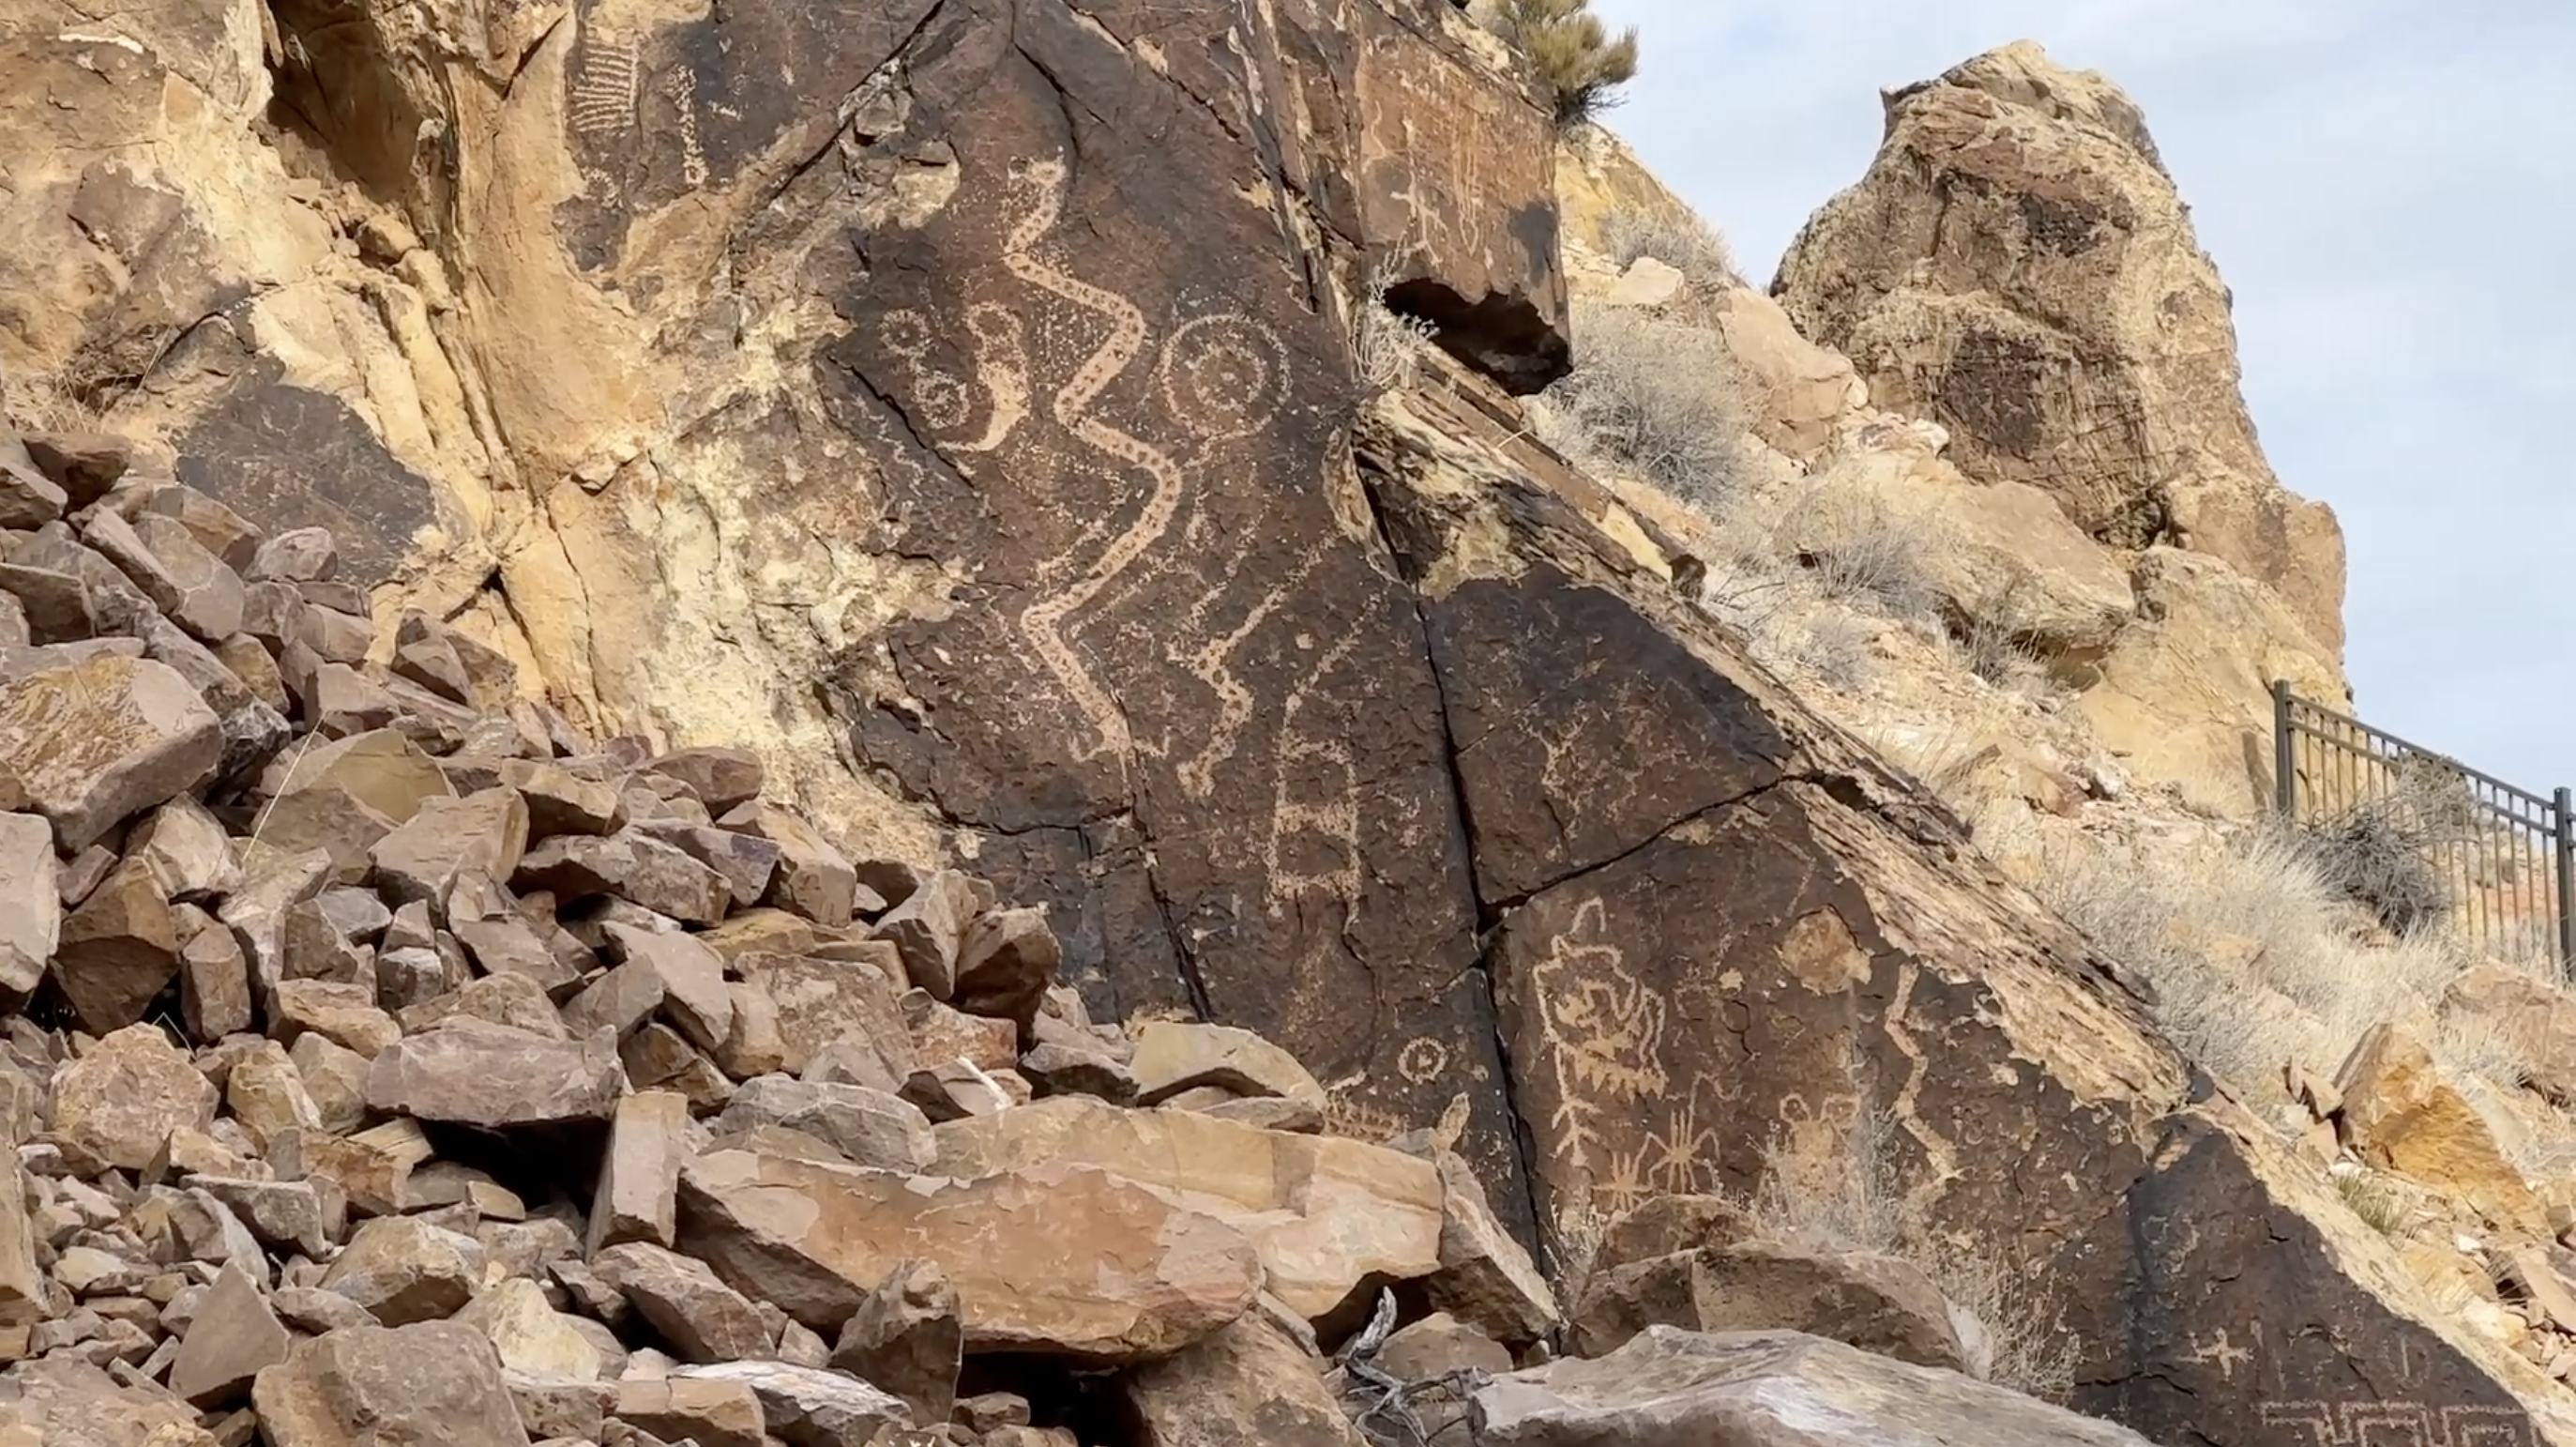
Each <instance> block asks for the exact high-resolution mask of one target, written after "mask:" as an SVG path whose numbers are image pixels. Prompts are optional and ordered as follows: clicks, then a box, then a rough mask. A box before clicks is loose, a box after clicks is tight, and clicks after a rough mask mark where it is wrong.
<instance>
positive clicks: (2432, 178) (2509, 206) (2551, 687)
mask: <svg viewBox="0 0 2576 1447" xmlns="http://www.w3.org/2000/svg"><path fill="white" fill-rule="evenodd" d="M1594 8H1595V9H1596V10H1598V11H1599V12H1600V13H1601V14H1602V15H1603V16H1604V18H1606V19H1608V20H1610V21H1612V22H1613V23H1615V24H1634V25H1636V26H1638V27H1639V28H1640V30H1641V31H1642V32H1643V50H1644V60H1645V65H1644V69H1643V71H1642V73H1641V74H1640V76H1639V78H1638V80H1637V82H1636V83H1635V84H1634V85H1633V86H1631V87H1630V97H1629V101H1628V104H1627V105H1625V106H1624V107H1622V108H1621V109H1619V110H1617V111H1614V112H1612V113H1611V115H1610V118H1609V119H1610V121H1611V123H1612V124H1613V125H1614V127H1616V128H1617V129H1618V130H1619V131H1620V132H1621V133H1622V134H1623V135H1625V136H1627V137H1628V139H1629V140H1630V141H1631V143H1633V144H1634V145H1635V146H1636V147H1637V149H1638V150H1639V151H1640V152H1641V153H1642V154H1643V155H1644V157H1645V158H1646V160H1647V162H1648V163H1649V164H1650V165H1652V166H1654V167H1655V168H1656V170H1657V171H1658V172H1659V173H1660V174H1662V175H1663V176H1664V177H1665V179H1666V180H1667V181H1669V182H1671V183H1672V184H1673V185H1674V187H1675V188H1676V189H1677V190H1679V191H1681V192H1682V193H1683V195H1684V196H1686V197H1687V198H1688V199H1689V200H1690V201H1692V202H1693V203H1694V204H1695V205H1696V206H1698V207H1699V209H1700V210H1701V211H1702V212H1704V213H1705V214H1707V215H1708V216H1709V217H1710V218H1711V219H1712V220H1714V221H1716V222H1717V223H1718V224H1719V225H1720V226H1722V227H1723V228H1725V229H1726V230H1727V231H1728V232H1729V234H1730V235H1731V236H1732V237H1733V238H1734V240H1735V242H1736V246H1737V250H1738V252H1739V254H1741V255H1742V257H1743V258H1744V262H1745V265H1746V266H1747V268H1748V269H1749V270H1752V271H1755V272H1757V273H1761V272H1767V270H1768V268H1769V266H1770V265H1771V263H1772V262H1773V260H1774V259H1775V258H1776V257H1777V256H1778V254H1779V252H1780V251H1781V249H1782V248H1783V247H1785V246H1786V245H1787V243H1788V241H1789V239H1790V238H1791V236H1793V235H1794V234H1795V233H1796V230H1797V228H1798V226H1799V225H1800V224H1801V223H1802V222H1803V221H1804V220H1805V219H1806V217H1807V215H1808V214H1809V213H1810V212H1812V211H1813V210H1814V209H1815V207H1816V206H1817V205H1819V204H1821V203H1822V202H1823V201H1824V200H1825V199H1826V198H1827V197H1828V196H1830V195H1832V194H1833V193H1834V192H1835V191H1837V190H1839V189H1841V188H1842V187H1844V186H1847V185H1850V184H1851V183H1852V182H1853V181H1855V180H1857V179H1859V177H1860V175H1861V173H1862V172H1863V171H1864V170H1866V169H1867V167H1868V164H1869V159H1870V156H1871V154H1872V153H1873V152H1874V151H1875V150H1876V149H1877V145H1878V141H1879V133H1880V110H1879V104H1878V90H1879V88H1880V87H1882V86H1888V85H1901V84H1905V83H1908V82H1911V81H1915V80H1921V79H1925V78H1927V77H1930V76H1932V75H1935V74H1937V73H1939V72H1940V71H1942V70H1944V69H1946V68H1948V67H1949V66H1951V65H1954V64H1956V63H1957V62H1959V61H1961V60H1964V59H1966V58H1967V57H1969V56H1970V55H1973V54H1976V53H1977V52H1979V51H1982V50H1985V49H1988V48H1990V47H1992V46H1996V45H2000V44H2003V43H2005V42H2006V41H2010V40H2014V39H2020V38H2024V37H2027V38H2030V39H2035V40H2038V41H2040V42H2042V43H2043V44H2045V45H2047V46H2048V48H2049V50H2050V52H2051V53H2052V54H2053V55H2055V56H2056V57H2057V58H2058V59H2059V60H2060V61H2062V62H2064V63H2066V64H2069V65H2073V66H2079V67H2087V68H2091V69H2097V70H2100V71H2102V72H2103V73H2104V74H2106V75H2108V76H2109V77H2110V78H2111V79H2112V80H2114V81H2116V82H2118V83H2119V84H2120V85H2121V86H2122V87H2123V88H2125V89H2126V90H2127V91H2128V92H2129V93H2130V95H2131V96H2132V97H2134V98H2135V99H2136V100H2137V101H2138V103H2139V105H2140V106H2141V107H2142V108H2143V109H2144V110H2145V111H2146V114H2147V121H2148V124H2149V126H2150V128H2151V129H2152V130H2153V131H2154V132H2155V136H2156V142H2157V146H2158V148H2159V149H2160V150H2161V151H2162V153H2163V155H2164V158H2165V163H2166V165H2167V167H2168V169H2170V170H2171V171H2172V172H2173V173H2174V176H2175V179H2176V181H2177V182H2178V183H2179V184H2180V186H2181V188H2182V193H2183V196H2184V198H2185V199H2187V200H2188V201H2190V202H2191V205H2192V219H2193V221H2194V224H2195V225H2196V226H2197V228H2198V230H2199V233H2200V241H2201V244H2202V245H2203V246H2204V247H2205V248H2207V249H2208V251H2209V252H2210V254H2211V255H2212V256H2213V257H2214V258H2216V260H2217V262H2218V265H2219V269H2220V270H2221V272H2222V273H2223V274H2224V275H2225V276H2226V278H2227V281H2228V284H2229V285H2230V286H2231V287H2232V288H2233V290H2234V292H2235V294H2236V324H2237V330H2238V335H2239V343H2240V350H2241V355H2242V358H2243V361H2244V368H2245V378H2246V394H2247V397H2248V400H2249V401H2250V403H2251V405H2252V407H2253V411H2254V417H2255V422H2256V425H2257V426H2258V427H2259V428H2260V429H2261V431H2262V437H2263V443H2264V447H2265V450H2266V451H2267V452H2268V453H2269V454H2270V456H2271V460H2272V464H2273V467H2274V468H2275V470H2277V471H2278V472H2279V473H2280V475H2281V477H2282V479H2283V481H2285V482H2286V483H2288V484H2289V485H2290V486H2291V487H2293V488H2294V489H2296V490H2298V491H2299V492H2302V493H2304V494H2306V495H2308V496H2311V497H2320V498H2323V499H2325V500H2326V501H2327V502H2329V503H2331V504H2333V505H2334V507H2335V510H2336V511H2337V513H2338V514H2340V515H2341V517H2342V518H2343V522H2344V527H2345V530H2346V533H2347V537H2348V542H2349V545H2350V550H2351V571H2352V586H2351V591H2350V597H2349V600H2348V602H2347V605H2346V610H2345V611H2346V617H2347V619H2348V621H2349V624H2350V632H2351V644H2350V647H2349V649H2348V662H2349V664H2350V668H2351V672H2352V677H2353V682H2354V686H2355V689H2356V692H2357V693H2358V695H2359V705H2360V708H2361V711H2362V713H2363V716H2364V717H2366V718H2368V719H2370V720H2372V721H2373V722H2377V723H2380V724H2382V725H2383V726H2385V727H2389V728H2392V729H2395V730H2396V731H2398V732H2399V733H2402V734H2405V735H2407V736H2409V737H2412V738H2416V739H2418V740H2420V741H2421V742H2423V743H2425V744H2428V745H2431V746H2434V747H2438V748H2442V749H2444V750H2446V751H2448V752H2451V753H2454V754H2457V755H2459V756H2461V757H2463V758H2466V759H2468V760H2469V761H2470V762H2472V763H2476V764H2479V765H2481V766H2482V767H2485V768H2487V769H2488V770H2489V771H2490V772H2493V773H2498V774H2501V775H2503V776H2504V777H2506V778H2510V779H2513V780H2514V781H2516V782H2517V783H2521V784H2525V785H2527V786H2531V787H2544V786H2548V785H2552V784H2556V783H2562V782H2565V783H2576V747H2571V741H2576V670H2571V668H2570V667H2569V666H2568V664H2566V663H2563V662H2562V659H2564V658H2566V657H2567V655H2568V654H2569V653H2570V649H2569V647H2568V644H2567V640H2568V638H2569V635H2570V634H2571V633H2576V606H2571V604H2570V601H2569V593H2570V590H2571V588H2576V568H2571V567H2569V566H2568V565H2567V563H2566V562H2564V561H2562V560H2563V559H2566V558H2568V557H2569V556H2570V555H2571V553H2576V447H2571V446H2570V445H2569V444H2570V441H2571V440H2576V436H2571V434H2576V428H2571V427H2569V426H2568V425H2567V424H2569V423H2576V361H2572V360H2571V358H2570V348H2571V346H2576V283H2571V281H2570V277H2571V275H2576V247H2571V238H2576V118H2572V117H2576V101H2571V100H2570V99H2569V96H2570V95H2571V94H2576V90H2571V86H2570V81H2569V77H2570V76H2571V75H2576V6H2571V5H2568V4H2565V3H2564V0H2520V3H2505V0H2472V3H2466V4H2451V5H2444V6H2439V7H2436V6H2431V5H2425V4H2421V3H2411V0H2083V3H2071V0H1957V3H1950V4H1943V5H1924V4H1921V3H1920V0H1844V3H1841V4H1835V5H1812V4H1803V3H1791V0H1726V3H1723V4H1715V3H1710V0H1595V5H1594Z"/></svg>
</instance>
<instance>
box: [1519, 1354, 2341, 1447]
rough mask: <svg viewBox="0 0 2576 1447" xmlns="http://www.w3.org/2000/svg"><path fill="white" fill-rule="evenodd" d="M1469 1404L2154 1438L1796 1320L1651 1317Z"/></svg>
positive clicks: (1672, 1445) (1882, 1435) (1914, 1440)
mask: <svg viewBox="0 0 2576 1447" xmlns="http://www.w3.org/2000/svg"><path fill="white" fill-rule="evenodd" d="M2294 1410H2295V1409H2294ZM1469 1411H1470V1419H1471V1420H1472V1422H1473V1423H1474V1433H1475V1441H1476V1443H1477V1444H1478V1447H1589V1444H1594V1443H1603V1442H1616V1443H1619V1444H1620V1447H1698V1444H1701V1443H1709V1442H1742V1443H1746V1444H1748V1447H1750V1444H1756V1443H1759V1444H1763V1447H1771V1444H1775V1443H1776V1444H1780V1447H1793V1444H1794V1447H1970V1444H1975V1447H2150V1444H2149V1443H2148V1441H2147V1439H2146V1438H2144V1437H2141V1436H2139V1435H2138V1434H2136V1433H2135V1432H2131V1431H2128V1430H2127V1429H2125V1428H2122V1427H2117V1426H2114V1425H2112V1424H2111V1423H2109V1422H2101V1421H2096V1420H2094V1419H2092V1418H2090V1417H2079V1416H2077V1415H2076V1414H2075V1413H2073V1412H2069V1411H2067V1410H2065V1409H2064V1408H2062V1407H2053V1406H2050V1405H2048V1404H2047V1403H2044V1402H2040V1401H2036V1400H2034V1399H2032V1398H2029V1397H2025V1396H2022V1395H2021V1394H2020V1393H2018V1392H2012V1391H2007V1390H2005V1389H2004V1388H2001V1387H1991V1386H1988V1385H1986V1384H1985V1383H1983V1382H1979V1381H1976V1380H1974V1379H1973V1378H1969V1377H1963V1376H1960V1375H1958V1374H1957V1373H1955V1372H1945V1371H1940V1370H1937V1369H1934V1368H1929V1367H1920V1366H1915V1365H1912V1364H1910V1363H1906V1362H1899V1361H1893V1360H1890V1359H1889V1358H1886V1357H1880V1356H1873V1355H1871V1354H1870V1353H1868V1352H1863V1351H1857V1350H1854V1349H1853V1348H1851V1347H1847V1346H1844V1345H1842V1344H1841V1343H1839V1342H1829V1341H1824V1340H1821V1339H1819V1338H1816V1337H1810V1336H1801V1335H1799V1334H1798V1333H1796V1332H1732V1333H1725V1334H1720V1335H1702V1334H1700V1333H1697V1332H1689V1331H1682V1330H1679V1329H1677V1328H1673V1327H1667V1326H1658V1327H1652V1328H1649V1329H1648V1330H1646V1331H1645V1332H1643V1333H1641V1334H1639V1335H1638V1336H1636V1337H1635V1338H1633V1339H1631V1340H1630V1341H1629V1342H1628V1344H1627V1345H1626V1346H1623V1347H1621V1348H1620V1349H1619V1350H1617V1351H1615V1352H1613V1353H1611V1354H1610V1355H1608V1356H1606V1357H1603V1358H1600V1359H1599V1360H1597V1361H1582V1360H1576V1359H1571V1358H1569V1359H1567V1360H1565V1361H1559V1362H1550V1363H1549V1364H1547V1365H1546V1366H1543V1367H1533V1368H1531V1369H1530V1370H1528V1371H1523V1372H1515V1373H1513V1374H1512V1375H1510V1376H1507V1377H1500V1378H1497V1379H1496V1380H1494V1381H1493V1382H1491V1383H1489V1384H1488V1385H1486V1386H1484V1387H1482V1388H1480V1389H1479V1390H1478V1391H1477V1392H1476V1394H1475V1397H1474V1399H1473V1400H1472V1402H1471V1404H1470V1408H1469ZM2266 1419H2267V1420H2273V1421H2279V1420H2283V1419H2282V1418H2276V1417H2273V1416H2272V1415H2271V1414H2268V1413H2267V1414H2266ZM2282 1440H2285V1441H2286V1440H2293V1439H2290V1438H2284V1439H2282Z"/></svg>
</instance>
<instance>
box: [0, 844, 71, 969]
mask: <svg viewBox="0 0 2576 1447" xmlns="http://www.w3.org/2000/svg"><path fill="white" fill-rule="evenodd" d="M60 871H61V861H60V860H59V859H57V858H56V857H55V854H54V831H53V826H51V825H49V824H47V823H46V822H45V821H44V820H43V819H40V818H38V817H37V816H35V815H33V814H0V990H5V991H7V992H8V993H9V994H12V995H25V994H28V993H30V992H32V991H33V990H34V989H35V988H36V985H37V983H38V982H39V981H41V980H43V979H44V977H45V962H46V961H48V960H50V959H52V958H53V955H54V946H55V943H56V942H57V941H58V940H60V939H61V938H62V924H63V901H62V894H61V890H60V887H59V881H60Z"/></svg>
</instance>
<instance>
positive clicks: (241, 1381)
mask: <svg viewBox="0 0 2576 1447" xmlns="http://www.w3.org/2000/svg"><path fill="white" fill-rule="evenodd" d="M292 1341H293V1339H292V1338H291V1337H289V1336H288V1335H287V1331H286V1325H285V1323H283V1322H281V1321H279V1320H278V1319H277V1313H276V1312H274V1311H272V1310H270V1309H269V1305H268V1298H267V1297H265V1296H263V1295H261V1294H260V1289H259V1283H258V1282H256V1281H254V1280H252V1279H251V1277H250V1275H249V1273H247V1272H244V1271H242V1270H240V1269H238V1268H235V1267H229V1266H228V1267H226V1268H224V1269H223V1270H222V1271H220V1272H218V1273H216V1275H215V1284H214V1289H213V1290H212V1291H209V1292H208V1293H207V1294H206V1298H205V1300H204V1302H203V1303H201V1304H200V1305H199V1306H198V1308H197V1316H196V1320H194V1321H193V1322H190V1323H189V1325H188V1330H187V1333H186V1334H185V1335H184V1336H183V1337H182V1338H181V1339H180V1342H179V1355H178V1358H177V1360H175V1361H173V1362H172V1363H171V1364H170V1390H171V1391H173V1392H176V1393H178V1394H179V1395H180V1396H182V1397H185V1398H187V1399H188V1401H189V1403H190V1404H191V1405H194V1406H196V1407H199V1408H207V1407H213V1406H217V1405H220V1404H223V1403H226V1402H230V1401H234V1400H236V1399H239V1398H243V1397H247V1396H249V1395H250V1390H251V1382H252V1380H253V1379H254V1378H256V1377H257V1376H258V1375H259V1373H260V1371H261V1369H262V1368H265V1367H268V1366H272V1365H274V1364H276V1363H278V1362H282V1361H284V1360H286V1355H287V1349H288V1347H289V1346H290V1345H292Z"/></svg>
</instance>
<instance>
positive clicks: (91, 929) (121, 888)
mask: <svg viewBox="0 0 2576 1447" xmlns="http://www.w3.org/2000/svg"><path fill="white" fill-rule="evenodd" d="M178 973H179V931H178V921H177V918H176V917H175V916H174V915H173V914H172V913H171V910H170V897H169V895H168V894H167V893H166V892H164V890H163V888H162V885H161V881H160V879H159V877H158V876H156V875H155V874H154V873H153V872H152V870H151V868H150V866H149V865H148V864H147V863H146V862H145V861H144V860H143V859H142V858H140V857H136V856H129V857H127V858H126V860H125V861H124V862H123V863H121V864H119V865H117V866H116V868H114V869H112V870H110V871H108V876H107V878H106V879H104V880H102V881H100V882H99V886H98V888H96V889H94V890H92V891H90V896H89V898H87V899H85V900H83V901H81V907H80V908H79V909H76V910H74V911H72V913H71V917H70V918H68V919H66V920H64V921H63V925H62V942H61V945H60V947H59V949H58V950H57V952H56V953H55V956H54V978H55V980H56V981H58V982H59V983H60V984H61V986H62V990H63V998H64V999H66V1000H68V1001H69V1002H70V1003H71V1007H72V1013H73V1014H74V1015H76V1016H77V1017H79V1020H80V1023H81V1028H82V1029H84V1030H88V1031H90V1032H91V1033H93V1034H100V1035H104V1034H106V1033H107V1032H108V1031H111V1030H116V1029H121V1028H123V1027H124V1026H127V1025H131V1024H133V1023H135V1022H136V1021H138V1020H140V1019H142V1018H143V1015H144V1012H145V1010H146V1009H148V1008H149V1007H150V1006H151V1004H152V1001H153V1000H154V999H155V998H157V997H158V996H159V995H160V993H161V991H162V990H163V989H165V988H166V987H167V986H168V985H169V983H170V980H171V977H173V976H175V975H176V974H178Z"/></svg>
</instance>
